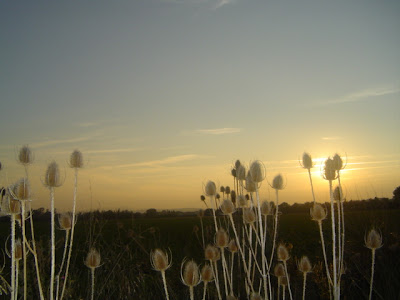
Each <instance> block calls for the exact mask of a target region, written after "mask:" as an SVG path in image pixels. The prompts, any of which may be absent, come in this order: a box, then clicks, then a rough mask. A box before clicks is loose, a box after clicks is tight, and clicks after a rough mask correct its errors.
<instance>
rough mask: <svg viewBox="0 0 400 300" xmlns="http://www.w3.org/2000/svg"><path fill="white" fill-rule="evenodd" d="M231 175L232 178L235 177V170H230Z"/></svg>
mask: <svg viewBox="0 0 400 300" xmlns="http://www.w3.org/2000/svg"><path fill="white" fill-rule="evenodd" d="M231 175H232V176H233V177H236V170H235V169H232V170H231Z"/></svg>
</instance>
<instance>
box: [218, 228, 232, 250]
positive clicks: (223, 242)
mask: <svg viewBox="0 0 400 300" xmlns="http://www.w3.org/2000/svg"><path fill="white" fill-rule="evenodd" d="M228 243H229V237H228V234H227V233H226V231H225V229H223V228H220V229H218V231H217V233H216V234H215V245H216V246H217V247H219V248H225V247H227V246H228Z"/></svg>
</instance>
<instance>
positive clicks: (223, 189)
mask: <svg viewBox="0 0 400 300" xmlns="http://www.w3.org/2000/svg"><path fill="white" fill-rule="evenodd" d="M219 191H220V192H221V194H223V193H225V187H223V186H221V187H220V188H219Z"/></svg>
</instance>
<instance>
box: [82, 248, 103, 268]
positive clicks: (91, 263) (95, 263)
mask: <svg viewBox="0 0 400 300" xmlns="http://www.w3.org/2000/svg"><path fill="white" fill-rule="evenodd" d="M100 261H101V257H100V253H99V252H98V251H97V250H96V249H95V248H91V249H90V250H89V253H88V254H87V256H86V260H85V265H86V267H88V268H89V269H96V268H98V267H99V266H100Z"/></svg>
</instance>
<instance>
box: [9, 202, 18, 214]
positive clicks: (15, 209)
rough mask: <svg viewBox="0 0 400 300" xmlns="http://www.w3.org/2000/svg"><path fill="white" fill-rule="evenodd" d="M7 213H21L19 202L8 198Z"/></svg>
mask: <svg viewBox="0 0 400 300" xmlns="http://www.w3.org/2000/svg"><path fill="white" fill-rule="evenodd" d="M9 201H10V202H9V205H10V208H9V213H10V214H11V215H17V214H20V213H21V202H20V201H19V200H15V199H12V198H9Z"/></svg>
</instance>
